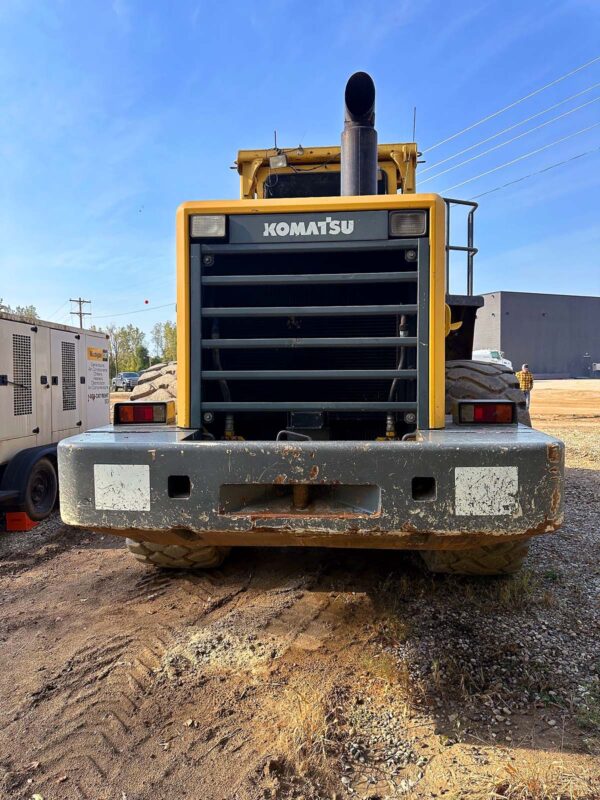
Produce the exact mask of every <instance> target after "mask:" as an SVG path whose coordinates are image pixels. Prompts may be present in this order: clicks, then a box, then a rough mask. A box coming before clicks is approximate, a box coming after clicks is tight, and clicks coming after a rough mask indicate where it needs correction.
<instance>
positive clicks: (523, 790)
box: [488, 761, 600, 800]
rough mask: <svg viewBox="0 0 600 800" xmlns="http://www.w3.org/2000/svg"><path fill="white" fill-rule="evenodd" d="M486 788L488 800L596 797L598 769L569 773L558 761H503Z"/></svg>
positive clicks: (598, 794)
mask: <svg viewBox="0 0 600 800" xmlns="http://www.w3.org/2000/svg"><path fill="white" fill-rule="evenodd" d="M502 773H503V774H501V775H500V776H497V777H496V779H495V780H494V781H493V783H492V785H491V786H490V788H489V793H488V797H489V799H490V800H598V798H600V771H599V772H597V773H595V774H592V773H590V772H587V771H586V772H585V773H580V774H573V773H571V772H569V771H568V770H565V767H564V764H563V763H562V762H560V761H558V762H553V763H551V764H543V765H535V764H533V765H531V766H530V767H528V768H526V767H524V766H521V767H515V766H513V765H512V764H506V765H505V766H504V767H503V768H502Z"/></svg>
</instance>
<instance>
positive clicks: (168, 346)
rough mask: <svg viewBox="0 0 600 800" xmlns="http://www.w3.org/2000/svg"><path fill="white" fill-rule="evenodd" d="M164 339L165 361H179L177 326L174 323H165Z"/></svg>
mask: <svg viewBox="0 0 600 800" xmlns="http://www.w3.org/2000/svg"><path fill="white" fill-rule="evenodd" d="M164 337H165V345H164V350H163V357H164V359H165V361H177V326H176V325H175V323H174V322H169V321H167V322H165V324H164Z"/></svg>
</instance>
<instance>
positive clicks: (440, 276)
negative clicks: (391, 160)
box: [177, 148, 446, 428]
mask: <svg viewBox="0 0 600 800" xmlns="http://www.w3.org/2000/svg"><path fill="white" fill-rule="evenodd" d="M323 149H325V148H323ZM399 208H406V209H409V208H424V209H427V210H428V211H429V244H430V253H431V261H430V297H429V392H430V395H429V427H430V428H443V427H444V403H445V375H444V369H445V333H446V331H445V327H446V313H445V295H446V285H445V283H446V271H445V254H446V214H445V203H444V200H443V199H442V198H441V197H440V196H439V195H437V194H404V195H389V194H388V195H362V196H359V197H318V198H315V197H308V198H297V197H294V198H285V199H277V200H274V199H272V200H203V201H197V202H186V203H182V205H180V206H179V208H178V209H177V416H178V425H179V426H180V427H182V428H186V427H189V425H190V390H191V387H190V341H191V330H190V313H189V304H190V261H189V256H190V241H189V217H190V215H191V214H272V213H273V212H275V213H284V214H285V213H286V212H290V213H292V212H310V211H325V212H327V211H367V210H372V211H374V210H380V209H383V210H393V209H399Z"/></svg>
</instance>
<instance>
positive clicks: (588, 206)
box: [0, 0, 600, 330]
mask: <svg viewBox="0 0 600 800" xmlns="http://www.w3.org/2000/svg"><path fill="white" fill-rule="evenodd" d="M599 55H600V4H599V3H598V2H597V0H569V1H568V2H564V1H561V2H553V1H552V0H543V1H542V0H529V2H526V3H523V2H512V0H502V1H501V2H492V1H491V0H490V2H478V0H473V2H470V3H465V2H457V1H456V0H446V1H445V2H438V0H419V2H413V0H395V2H378V1H377V0H374V1H372V2H370V3H364V2H355V1H354V0H351V1H349V2H342V1H341V0H330V2H327V3H312V2H304V3H295V2H288V1H287V0H279V1H277V2H276V1H275V0H264V1H262V2H257V3H245V2H220V3H214V2H198V0H178V2H167V1H166V0H153V1H151V0H113V1H112V2H110V0H102V1H101V2H100V0H98V2H91V1H90V0H44V1H43V2H42V1H41V0H0V163H1V166H0V297H3V298H4V300H5V302H8V303H10V304H11V305H17V304H29V303H33V304H34V305H36V306H37V308H38V310H39V312H40V314H41V316H42V317H44V318H49V317H51V318H52V319H54V320H56V321H68V320H69V317H68V311H69V304H68V303H66V304H65V301H66V300H67V299H68V298H69V297H76V296H78V295H79V294H81V295H82V296H84V297H85V298H87V299H91V300H92V301H93V305H92V310H93V312H94V317H93V321H94V322H95V323H96V324H98V325H100V324H103V323H107V322H111V321H114V322H116V323H120V324H124V323H127V322H134V323H135V324H137V325H139V326H140V327H142V328H144V329H145V330H149V329H150V327H151V326H152V324H153V323H154V322H155V321H157V320H163V319H169V318H174V307H173V306H167V307H164V308H159V306H163V305H165V304H167V303H173V302H174V299H175V287H174V214H175V209H176V207H177V205H178V204H179V203H180V202H181V201H183V200H191V199H208V198H222V197H236V196H237V193H238V176H237V173H236V172H235V171H233V170H230V169H229V167H230V166H231V164H232V163H233V161H234V158H235V155H236V152H237V150H238V149H239V148H253V147H266V146H269V145H270V144H271V143H272V137H273V130H274V129H275V128H276V129H277V131H278V140H279V143H280V144H281V145H282V146H294V145H297V144H298V143H302V144H303V145H304V146H306V145H320V144H333V143H336V142H338V141H339V136H340V131H341V127H342V97H343V87H344V83H345V80H346V79H347V77H348V76H349V75H350V74H351V73H352V72H353V71H355V70H357V69H364V70H367V71H369V72H370V73H371V74H372V75H373V77H374V79H375V82H376V85H377V91H378V99H377V121H376V122H377V128H378V132H379V140H380V141H381V142H385V141H403V140H410V139H411V134H412V109H413V106H415V105H416V106H417V141H418V142H419V146H420V148H421V149H422V150H423V151H424V153H425V155H424V158H425V159H426V160H427V163H426V164H425V165H423V167H422V169H423V170H424V171H423V173H422V178H421V179H422V183H420V184H419V185H420V187H421V188H422V190H423V191H439V192H443V191H444V190H446V189H448V188H450V187H452V186H455V185H456V184H458V183H462V182H463V181H467V180H469V179H470V178H472V177H474V176H476V175H479V174H480V173H483V172H486V171H488V170H492V169H494V168H495V167H496V166H498V165H501V164H504V163H505V162H508V161H511V160H513V159H516V158H518V157H519V156H521V155H524V154H526V153H529V152H531V151H533V150H537V149H539V148H543V147H545V145H548V144H551V143H552V142H555V141H557V140H559V139H563V138H564V139H565V141H563V142H561V143H560V144H557V145H555V146H552V147H549V148H546V149H544V150H542V151H541V152H539V153H537V154H535V155H532V156H530V157H527V158H525V159H523V160H521V161H518V162H517V163H515V164H513V165H512V166H509V167H506V168H503V169H501V170H498V171H495V172H492V173H491V174H489V175H487V176H484V177H481V178H479V179H478V180H476V181H472V182H469V183H466V184H465V185H464V186H461V187H460V188H457V189H452V191H451V194H452V195H454V196H459V197H464V198H470V197H473V196H474V195H477V194H480V193H482V192H486V191H487V190H489V189H493V188H495V187H497V186H499V185H501V184H504V183H506V182H509V181H512V180H516V179H518V178H520V177H521V176H524V175H526V174H528V173H530V172H535V171H537V170H541V169H543V168H544V167H547V166H549V165H551V164H554V163H556V162H559V161H563V160H566V159H569V158H572V157H573V156H576V155H578V154H580V153H583V152H587V151H593V150H594V148H598V147H600V127H595V128H591V129H590V130H587V131H585V132H583V133H579V131H581V130H583V129H585V128H589V127H591V126H593V125H595V124H596V123H598V122H600V102H591V103H590V102H589V101H593V100H594V99H595V98H599V97H600V61H597V62H596V63H594V64H592V65H590V66H589V67H587V68H585V69H583V70H581V71H579V72H577V73H576V74H575V75H572V76H571V77H569V78H567V79H565V80H564V81H561V82H560V83H557V84H556V85H554V86H552V87H551V88H549V89H547V90H545V91H543V92H540V93H538V94H537V95H535V96H534V97H532V98H530V99H529V100H527V101H525V102H523V103H520V104H518V105H516V106H515V107H514V108H512V109H510V110H509V111H507V112H505V113H503V114H501V115H499V116H497V117H494V118H493V119H492V120H489V121H488V122H487V123H485V124H482V125H479V126H477V127H475V128H473V129H472V130H471V131H469V132H467V133H465V134H464V135H461V136H459V137H457V138H455V139H453V140H452V141H450V142H448V143H447V144H445V145H442V146H440V147H437V148H434V149H430V148H431V147H432V145H434V144H436V143H437V142H439V141H441V140H443V139H445V138H446V137H448V136H451V135H452V134H454V133H456V132H457V131H460V130H462V129H464V128H465V127H468V126H469V125H471V124H472V123H474V122H477V121H478V120H480V119H481V118H483V117H485V116H487V115H489V114H492V113H493V112H495V111H497V110H498V109H500V108H502V107H504V106H506V105H509V104H510V103H512V102H513V101H515V100H518V99H519V98H521V97H523V96H525V95H527V94H529V93H530V92H533V91H535V90H536V89H539V88H540V87H541V86H544V85H545V84H547V83H550V82H552V81H554V80H555V79H556V78H558V77H560V76H562V75H564V74H565V73H567V72H569V71H570V70H574V69H576V68H577V67H579V66H580V65H582V64H584V63H586V62H588V61H590V60H591V59H593V58H595V57H596V56H599ZM594 84H599V85H598V86H596V87H595V88H590V87H594ZM580 92H581V94H580V95H579V96H578V97H576V98H573V99H572V100H569V101H568V102H566V103H561V101H563V100H565V99H566V98H569V97H571V96H572V95H574V94H577V93H580ZM559 103H561V105H560V106H558V105H557V104H559ZM584 103H588V105H586V106H585V107H583V108H580V109H578V110H576V111H573V113H571V114H568V115H566V116H564V117H562V118H561V119H559V120H557V121H555V122H552V123H550V124H548V125H545V126H544V127H541V128H540V129H539V130H536V131H533V132H532V133H528V134H527V135H525V136H522V137H520V138H519V139H517V140H515V141H513V142H511V143H508V144H506V145H504V146H502V147H499V148H497V149H495V150H494V151H492V152H490V153H488V154H486V155H483V156H482V157H478V158H477V159H475V160H473V161H471V162H469V163H468V164H464V165H462V166H460V167H458V168H456V169H453V170H452V171H450V172H448V173H447V174H444V175H443V176H439V177H433V179H432V180H428V181H425V178H426V177H431V176H435V175H436V174H437V173H438V172H440V171H442V170H443V169H447V168H448V167H451V166H454V165H456V164H458V163H460V162H462V161H463V160H465V159H467V158H470V157H472V156H474V155H478V154H480V153H481V151H482V150H486V149H488V148H491V147H493V146H495V145H497V144H501V143H503V142H505V141H506V140H507V139H509V138H512V137H513V136H516V135H518V134H519V133H523V132H524V131H528V130H529V129H530V128H533V127H536V126H538V125H540V124H541V123H543V122H546V121H548V120H550V119H552V118H553V117H555V116H558V115H559V114H564V113H565V112H567V111H571V110H572V109H575V108H576V107H577V106H580V105H583V104H584ZM553 105H557V108H555V109H554V110H550V111H547V112H546V111H545V110H546V109H548V108H549V107H550V106H553ZM538 112H545V113H543V114H540V115H539V116H538V117H536V118H535V119H534V120H531V121H530V122H528V123H526V124H524V125H521V126H519V127H516V128H514V129H513V130H512V131H510V132H507V133H506V134H503V135H502V136H500V137H497V138H495V139H493V140H491V141H490V142H489V143H487V144H485V145H482V146H480V147H479V148H475V149H473V150H470V151H469V152H468V153H465V154H464V155H463V156H460V157H458V158H456V159H454V160H451V161H448V162H446V163H445V164H444V165H440V166H439V167H435V166H434V165H435V164H436V163H437V162H439V161H441V160H443V159H445V158H448V157H449V156H454V155H455V154H457V153H458V152H459V151H462V150H464V149H466V148H468V147H470V146H471V145H474V144H477V143H478V142H480V141H481V140H482V139H485V138H487V137H490V136H492V135H494V134H495V133H498V132H499V131H501V130H503V129H504V128H507V127H510V126H512V125H515V124H516V123H519V122H520V121H522V120H524V119H526V118H528V117H530V116H532V115H534V114H537V113H538ZM571 134H577V135H574V136H571ZM565 137H570V138H565ZM429 167H433V169H430V170H429V171H427V172H425V170H426V169H427V168H429ZM599 168H600V151H598V150H597V149H596V151H595V152H592V153H591V154H590V155H586V156H583V157H581V158H578V159H576V160H574V161H571V162H570V163H567V164H565V165H563V166H561V167H559V168H556V169H552V170H550V171H548V172H545V173H543V174H541V175H539V176H536V177H533V178H530V179H528V180H525V181H522V182H520V183H516V184H514V185H513V186H510V187H508V188H506V189H504V190H502V191H498V192H494V193H492V194H489V195H486V196H484V197H482V198H481V200H480V210H479V211H478V223H477V242H476V244H477V245H478V246H479V248H480V254H479V255H478V256H477V259H476V281H475V289H476V291H478V292H485V291H491V290H497V289H505V290H524V291H538V292H540V291H544V292H559V293H565V294H566V293H573V294H600V223H599V220H600V192H599V189H600V169H599ZM461 232H462V230H459V228H458V226H457V227H456V231H455V238H457V237H458V236H459V234H460V233H461ZM453 275H454V279H453V284H452V289H453V290H455V291H458V290H463V280H464V274H463V270H462V268H461V265H460V264H459V262H458V261H457V262H456V263H455V264H454V265H453ZM145 300H148V301H149V303H148V305H145V302H144V301H145ZM140 309H146V310H143V311H141V312H140V313H134V314H130V313H129V312H132V311H138V310H140ZM107 315H113V316H107Z"/></svg>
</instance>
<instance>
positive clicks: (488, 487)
mask: <svg viewBox="0 0 600 800" xmlns="http://www.w3.org/2000/svg"><path fill="white" fill-rule="evenodd" d="M454 491H455V511H454V513H455V514H456V515H457V516H458V517H471V516H486V517H491V516H506V515H508V514H514V513H515V511H516V510H517V508H518V493H519V469H518V467H455V469H454Z"/></svg>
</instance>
